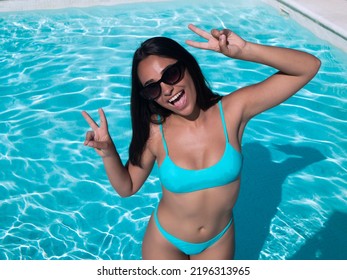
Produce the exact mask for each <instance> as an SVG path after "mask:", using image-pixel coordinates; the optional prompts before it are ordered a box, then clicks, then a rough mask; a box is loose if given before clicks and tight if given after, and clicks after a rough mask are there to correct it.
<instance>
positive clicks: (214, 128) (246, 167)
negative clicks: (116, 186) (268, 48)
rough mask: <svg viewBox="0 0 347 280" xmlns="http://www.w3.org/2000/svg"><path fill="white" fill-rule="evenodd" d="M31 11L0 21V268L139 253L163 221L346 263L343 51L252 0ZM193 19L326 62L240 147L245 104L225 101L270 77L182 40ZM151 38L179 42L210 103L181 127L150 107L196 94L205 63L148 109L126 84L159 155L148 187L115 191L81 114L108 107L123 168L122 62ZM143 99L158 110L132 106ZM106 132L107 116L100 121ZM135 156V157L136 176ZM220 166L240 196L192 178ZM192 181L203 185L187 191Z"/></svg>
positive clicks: (238, 254)
mask: <svg viewBox="0 0 347 280" xmlns="http://www.w3.org/2000/svg"><path fill="white" fill-rule="evenodd" d="M25 2H26V3H33V4H32V5H35V4H34V3H39V2H41V1H25ZM46 2H47V3H48V2H50V3H52V5H53V4H54V5H55V4H59V3H60V2H62V3H66V2H67V1H48V0H47V1H46ZM68 2H71V3H72V2H74V1H68ZM84 2H88V3H95V2H99V3H101V1H84ZM103 2H104V1H103ZM129 2H130V1H129ZM286 2H287V1H286ZM8 3H23V4H24V2H23V1H17V0H13V1H1V5H0V10H1V9H2V8H3V7H4V6H6V5H7V4H8ZM305 3H306V2H305ZM329 3H330V2H329ZM28 5H29V4H28ZM192 5H194V9H192V8H191V7H192ZM40 9H41V10H36V11H27V12H18V11H19V10H21V7H18V9H16V10H15V11H16V12H7V13H1V15H0V41H1V44H0V53H1V59H0V66H1V67H0V143H1V145H0V213H1V215H0V223H1V226H0V259H3V260H4V259H10V260H18V259H22V260H33V259H35V260H39V259H49V260H56V259H60V260H70V259H74V260H78V259H103V260H107V259H113V260H119V259H127V260H129V259H141V246H142V241H143V240H144V235H145V232H146V229H147V228H148V230H150V229H153V231H154V229H156V228H158V229H159V226H161V228H162V229H163V230H164V231H166V232H167V233H169V234H170V235H172V236H173V237H175V238H178V239H180V240H183V241H185V242H190V243H194V241H197V242H200V241H201V242H202V243H204V242H206V241H209V242H210V240H211V239H212V240H213V238H215V237H216V236H217V237H219V236H220V234H222V233H223V231H224V229H227V231H226V233H224V234H223V237H224V239H225V237H228V236H230V235H229V233H230V231H231V230H232V227H233V226H235V232H236V234H235V242H236V245H237V246H236V251H235V258H236V259H293V258H295V259H305V258H306V259H307V258H308V259H346V258H347V255H346V252H347V248H346V244H347V243H346V234H345V233H346V231H347V223H346V213H347V206H346V205H347V201H346V186H347V178H346V174H347V173H346V170H347V165H346V163H347V161H346V159H347V154H346V151H347V149H346V145H345V144H346V141H345V135H346V115H347V114H346V98H345V93H346V84H347V77H346V75H345V73H346V65H347V55H346V54H345V53H343V52H341V51H339V50H338V49H337V48H335V47H334V46H332V45H330V44H329V43H328V42H326V41H322V40H320V39H318V38H317V37H315V36H314V35H313V34H311V33H310V32H309V31H308V30H306V29H304V28H302V27H301V26H299V25H298V24H296V23H295V22H294V21H293V20H291V19H290V18H287V17H283V16H282V15H280V14H279V13H278V12H277V11H276V10H275V9H273V8H272V7H271V6H269V5H267V4H265V3H264V1H260V0H259V1H257V0H247V1H229V0H228V1H227V0H220V1H208V0H192V1H183V0H182V1H180V0H176V1H167V2H165V3H164V2H163V3H149V2H143V3H141V4H140V3H138V4H136V5H134V4H122V5H115V6H111V7H103V6H93V7H91V8H83V9H82V8H70V9H62V10H42V8H40ZM216 11H218V13H216ZM190 22H193V23H196V24H198V25H199V28H200V29H202V30H211V28H213V27H217V28H219V29H220V30H222V29H223V28H224V27H228V28H230V29H232V30H233V31H234V32H235V33H237V34H240V35H242V37H243V38H244V39H246V40H247V41H251V42H256V43H258V44H261V45H272V46H282V47H283V46H284V47H289V48H291V49H296V50H302V51H304V52H307V53H311V54H314V56H317V57H319V59H321V60H322V66H321V68H320V71H319V73H318V75H316V76H315V78H314V79H313V80H312V81H310V83H309V84H308V85H306V86H305V87H304V88H302V89H301V90H299V91H298V93H297V94H295V95H294V96H293V97H291V98H289V99H288V100H287V101H286V102H284V103H282V104H281V105H279V106H276V107H274V108H273V109H271V110H267V111H266V112H263V113H261V114H259V115H257V116H256V117H253V118H252V119H251V121H249V122H248V124H247V126H246V129H245V131H244V133H243V136H242V143H241V145H240V146H238V140H237V137H235V135H233V134H232V131H234V130H236V129H237V128H236V127H234V122H236V121H237V118H236V115H235V118H234V115H230V114H229V112H231V111H233V112H234V113H235V114H236V113H237V112H238V110H239V109H240V108H239V105H241V104H242V103H239V104H238V106H236V105H235V107H234V108H233V107H230V108H232V109H233V110H230V108H229V105H230V104H232V103H231V102H230V104H228V102H227V101H228V99H229V97H230V98H231V97H232V96H234V97H236V96H235V94H236V93H237V90H238V89H242V88H244V87H246V86H248V85H252V84H256V83H259V82H261V81H263V80H264V79H266V78H268V77H270V76H272V75H273V74H274V73H275V72H276V70H275V69H273V68H272V67H268V66H266V65H264V64H261V63H258V64H255V63H250V62H249V61H244V60H242V59H230V58H229V57H227V56H224V55H221V54H220V53H216V52H213V51H209V50H208V51H204V50H201V49H199V48H194V47H191V46H190V45H187V44H186V42H185V40H187V39H192V40H196V41H200V43H203V42H206V41H207V40H205V39H204V38H201V37H200V38H199V36H198V35H196V34H195V33H192V31H191V30H190V29H188V28H187V25H188V24H189V23H190ZM207 33H208V34H210V33H209V32H207ZM152 37H166V38H171V39H174V40H175V41H176V42H178V43H179V44H180V45H181V46H183V47H184V48H186V49H187V50H188V51H189V52H190V53H191V54H192V55H193V56H194V57H195V58H196V60H197V61H198V62H199V64H198V65H200V67H201V73H203V76H202V78H201V81H200V82H199V83H196V84H195V85H194V87H195V91H196V92H198V91H199V92H201V93H203V94H206V96H207V98H203V99H202V100H200V99H199V98H200V96H201V95H200V94H199V95H197V98H198V100H199V101H198V102H200V103H201V104H200V105H199V106H201V107H202V108H205V111H204V110H201V112H200V114H201V117H204V118H197V119H195V118H194V117H196V116H194V115H191V116H192V117H193V118H191V120H188V119H185V118H183V117H181V116H180V115H179V112H178V113H177V114H176V113H175V114H171V115H169V114H168V113H170V110H167V111H169V112H168V113H167V111H166V109H165V108H162V107H161V106H159V105H158V106H157V104H158V103H157V101H158V102H162V103H163V104H166V105H165V106H166V107H167V108H169V107H168V106H171V104H169V103H167V102H169V100H171V99H172V98H174V97H175V95H177V94H180V95H181V94H182V93H183V92H184V95H185V97H186V98H187V104H188V103H189V104H190V103H191V102H190V101H189V102H188V97H189V100H191V97H193V95H192V93H193V92H195V91H193V90H187V89H186V88H183V87H185V85H186V82H185V81H186V78H187V77H189V76H190V77H191V78H192V80H193V81H195V82H196V81H197V79H198V78H197V76H196V75H197V74H198V73H199V72H198V71H200V70H199V69H200V68H199V69H197V68H193V67H194V65H193V64H192V63H193V62H189V63H184V67H185V71H184V76H183V78H182V80H180V81H179V82H178V83H177V84H174V85H170V83H171V81H168V80H166V82H168V84H166V82H165V81H163V82H162V83H160V90H161V95H160V96H159V97H158V98H157V99H155V100H148V99H145V98H143V97H142V96H141V95H140V91H141V89H142V88H143V86H144V84H142V81H143V80H142V78H143V77H142V75H141V76H140V77H136V76H135V77H136V79H137V81H138V82H139V83H138V91H136V92H134V94H135V93H138V94H137V95H136V97H138V99H136V100H138V102H140V103H139V108H140V110H144V112H147V115H148V123H149V124H148V127H149V128H148V140H147V142H146V141H145V140H143V143H146V144H148V145H145V146H143V148H144V149H147V147H150V148H151V149H152V151H153V153H152V152H148V151H147V150H146V156H147V158H151V157H153V155H154V153H155V152H157V153H158V154H157V155H158V157H157V160H154V162H155V163H154V166H153V169H152V172H151V174H150V175H149V177H148V178H147V180H146V182H145V183H144V184H143V186H142V187H141V189H140V190H139V191H138V192H137V193H136V194H133V195H132V196H131V197H129V198H122V197H121V196H120V195H118V194H117V193H116V192H115V191H114V190H113V188H112V186H111V185H110V183H109V179H108V178H107V175H106V174H105V172H104V168H103V162H102V161H101V160H100V159H99V157H98V156H97V155H96V154H95V152H94V150H93V149H89V148H88V147H81V146H82V145H81V143H83V141H84V140H85V139H84V135H85V131H86V130H88V124H87V123H85V121H84V119H83V117H82V116H81V113H80V112H81V110H85V111H88V112H89V113H90V116H91V117H92V118H93V119H94V120H97V119H98V110H97V109H98V108H103V111H104V112H105V113H106V114H107V125H108V126H107V128H108V132H109V134H110V135H109V136H110V137H111V138H112V139H113V141H114V145H115V146H116V147H117V153H118V155H119V157H120V159H121V161H122V163H123V164H124V165H126V162H127V160H128V159H129V143H130V142H131V141H132V137H133V136H134V137H135V136H136V137H137V136H139V134H133V132H134V131H139V130H141V129H142V130H141V131H140V133H145V129H144V126H143V124H142V122H143V119H144V118H147V116H146V115H145V114H142V113H141V112H137V113H136V110H134V111H135V113H136V114H138V119H137V120H138V123H136V121H134V123H133V125H132V123H131V122H132V119H133V118H132V117H131V115H132V114H133V112H130V108H131V106H133V105H134V103H133V102H132V101H131V98H132V97H131V91H132V89H134V87H132V85H131V84H132V74H131V69H132V64H131V62H132V58H133V55H134V52H135V51H136V49H137V48H138V47H141V43H142V42H144V41H146V40H147V39H148V38H152ZM170 44H171V43H170ZM168 51H169V50H168ZM181 58H182V56H180V57H173V55H170V57H166V59H169V60H160V61H161V62H160V63H161V66H160V67H162V69H156V72H154V70H155V69H153V68H152V67H150V65H149V66H148V67H150V69H148V71H150V72H151V76H148V77H147V79H148V80H151V83H152V82H153V83H155V82H157V81H158V80H160V79H161V78H162V76H163V72H165V69H167V67H168V66H170V65H173V64H175V63H176V62H177V61H179V62H181V61H182V59H181ZM144 59H145V58H144ZM184 61H187V58H185V59H184ZM158 62H159V61H158ZM164 62H165V63H164ZM135 74H136V75H137V71H135ZM172 77H174V75H172ZM203 77H206V78H207V80H208V82H209V83H208V85H209V86H206V82H205V81H204V79H203ZM138 78H141V80H139V79H138ZM143 82H146V81H143ZM199 87H200V89H199ZM170 88H171V89H172V88H173V91H172V93H171V92H170ZM209 88H211V90H210V91H211V92H213V93H215V94H213V95H212V93H211V92H208V90H209ZM210 94H211V96H210ZM180 95H179V96H177V97H180ZM223 96H225V97H223ZM182 97H183V96H182ZM210 98H217V99H218V98H219V99H220V98H221V102H219V100H213V102H211V101H210ZM204 100H206V102H205V103H204V102H203V101H204ZM229 100H231V99H229ZM166 101H167V102H166ZM207 101H208V102H207ZM146 102H149V103H150V105H148V106H149V108H150V109H151V110H154V111H153V112H155V113H153V114H152V113H151V111H149V113H148V111H146V110H145V109H146V106H141V104H146ZM165 102H166V103H165ZM210 103H213V104H210ZM130 104H131V106H130ZM234 104H235V103H234ZM220 105H222V106H220ZM203 106H205V107H203ZM189 107H190V105H189ZM161 108H162V109H161ZM221 109H222V110H221ZM103 111H100V114H103V113H102V112H103ZM184 111H185V109H184ZM185 113H189V112H187V111H185ZM158 115H159V116H160V117H159V118H158ZM199 116H200V115H199ZM223 116H224V121H223V119H222V117H223ZM180 117H181V118H180ZM164 119H165V121H164ZM194 120H198V121H197V122H195V121H194ZM223 122H224V123H225V124H226V126H224V124H223ZM105 124H106V117H105V120H104V121H103V123H102V124H99V125H100V128H101V126H102V127H104V126H105ZM136 125H137V126H138V129H133V128H134V127H135V126H136ZM225 129H226V130H227V131H228V133H225ZM141 135H142V134H140V136H141ZM141 137H142V136H141ZM226 137H228V138H226ZM145 139H147V138H145ZM226 139H227V140H226ZM140 140H141V139H140ZM141 141H142V140H141ZM141 141H139V142H141ZM226 142H228V143H229V144H227V145H226ZM135 144H137V145H138V142H136V143H135ZM164 144H165V145H166V148H165V147H164ZM137 149H138V148H137ZM155 149H157V150H155ZM138 150H139V151H140V152H139V153H138V155H139V157H138V162H140V163H141V164H142V165H143V167H145V163H143V162H142V158H141V155H142V154H141V149H138ZM241 151H242V169H241V173H240V174H239V175H238V165H235V166H231V165H230V162H231V160H230V159H234V160H235V163H237V162H238V161H237V159H238V158H239V157H241V153H240V152H241ZM97 152H100V151H99V150H97ZM102 152H105V150H102ZM225 155H228V156H225ZM132 160H134V161H136V157H134V159H131V160H130V161H132ZM223 162H228V166H229V165H230V166H231V167H232V168H231V169H230V170H228V172H231V171H232V170H233V171H234V174H233V175H230V173H229V174H226V175H224V176H220V178H221V179H223V180H225V181H227V180H234V179H235V178H236V181H235V184H234V182H233V183H231V184H234V185H236V182H237V180H240V189H239V190H240V192H239V194H238V195H236V192H237V191H238V187H237V186H236V187H227V186H226V187H216V188H207V189H204V187H206V186H208V185H209V186H213V181H214V180H211V181H212V182H208V180H207V179H206V178H205V177H204V176H201V175H200V174H201V173H200V172H198V171H201V172H202V173H205V174H206V173H207V174H208V173H209V171H211V170H212V171H213V172H211V173H212V174H213V175H214V173H216V174H217V173H218V172H220V170H219V169H220V167H221V166H222V167H223V168H225V166H224V165H221V164H220V163H223ZM158 163H159V164H160V165H159V168H158ZM129 166H130V163H129ZM167 166H169V168H168V167H167ZM239 167H240V166H239ZM132 168H138V167H137V166H136V167H134V166H133V167H132ZM167 170H169V171H170V173H169V172H166V171H167ZM177 170H178V173H177V174H176V175H173V174H175V173H174V172H175V171H177ZM216 170H217V171H218V172H217V171H216ZM159 173H160V174H159ZM182 174H183V175H182ZM194 174H198V175H196V177H198V179H195V183H196V184H194V183H189V181H188V179H189V180H190V179H192V180H193V179H194ZM218 174H220V173H218ZM165 176H166V178H165ZM172 176H176V177H175V179H174V180H172V179H171V178H173V177H172ZM208 176H210V175H208ZM200 177H201V178H200ZM177 178H179V179H177ZM211 178H214V179H216V178H215V177H213V176H211ZM239 178H240V179H239ZM221 179H220V180H221ZM176 182H178V183H176ZM197 182H199V184H197ZM202 183H204V184H205V185H203V184H202ZM217 184H218V185H219V184H223V183H216V185H217ZM161 185H163V186H164V187H163V188H161ZM134 187H136V186H135V185H134ZM199 188H203V189H201V190H198V189H199ZM169 189H170V190H172V191H171V192H170V190H169ZM182 190H195V191H193V192H182V193H181V191H182ZM235 197H237V202H236V203H235V206H234V207H233V209H232V219H231V214H230V213H231V210H230V208H231V207H232V205H233V203H234V201H233V199H234V198H235ZM174 198H176V199H174ZM202 201H204V203H203V205H202V204H201V202H202ZM158 202H160V203H159V207H157V205H158ZM211 203H213V204H211ZM155 209H157V211H155ZM155 213H157V220H158V223H157V224H156V223H155V216H154V214H155ZM152 216H153V217H152ZM215 217H218V219H217V218H216V219H215V220H216V221H215V222H216V223H214V218H215ZM150 218H152V219H151V222H150V227H148V226H147V225H148V222H149V220H150ZM212 220H213V222H212V223H211V221H212ZM177 221H180V223H179V224H177ZM190 221H193V222H192V223H190ZM230 222H231V225H230V227H228V224H229V223H230ZM171 223H172V224H171ZM217 223H218V224H217ZM164 231H163V232H164ZM183 231H185V232H183ZM155 233H157V234H159V233H158V232H157V231H155ZM148 236H150V233H149V235H148ZM160 236H161V233H160ZM146 237H147V235H146ZM223 237H222V238H223ZM161 240H162V241H163V244H167V242H168V241H167V240H166V239H161ZM220 240H221V239H220ZM153 244H154V243H153ZM168 246H169V245H168ZM212 246H213V245H212ZM169 247H170V248H171V245H170V246H169ZM207 250H208V249H207ZM6 266H8V265H7V264H6ZM45 266H46V264H45ZM70 278H71V277H70Z"/></svg>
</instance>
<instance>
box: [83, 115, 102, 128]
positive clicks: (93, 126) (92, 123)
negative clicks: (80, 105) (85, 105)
mask: <svg viewBox="0 0 347 280" xmlns="http://www.w3.org/2000/svg"><path fill="white" fill-rule="evenodd" d="M82 116H83V117H84V119H85V120H86V121H87V123H88V124H89V126H90V127H91V128H92V129H93V130H94V131H95V130H97V129H98V128H99V126H98V125H97V124H96V122H95V121H94V120H93V119H92V118H91V116H89V114H88V113H87V112H86V111H82Z"/></svg>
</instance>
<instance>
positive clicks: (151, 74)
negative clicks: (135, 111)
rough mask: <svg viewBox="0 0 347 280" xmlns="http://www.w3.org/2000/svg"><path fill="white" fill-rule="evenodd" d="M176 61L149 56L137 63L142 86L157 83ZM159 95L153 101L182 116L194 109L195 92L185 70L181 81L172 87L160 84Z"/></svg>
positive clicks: (187, 114)
mask: <svg viewBox="0 0 347 280" xmlns="http://www.w3.org/2000/svg"><path fill="white" fill-rule="evenodd" d="M176 62H177V60H176V59H173V58H166V57H160V56H156V55H150V56H148V57H146V58H145V59H144V60H142V61H141V62H140V63H139V66H138V69H137V73H138V76H139V79H140V82H141V84H142V85H143V86H146V85H149V84H151V83H155V82H157V81H159V80H160V79H161V78H162V76H163V73H164V72H165V70H167V69H168V67H170V66H171V65H174V64H175V63H176ZM160 88H161V94H160V95H159V97H157V98H156V99H155V100H154V101H155V102H157V103H158V104H159V105H160V106H162V107H164V108H166V109H168V110H170V111H172V112H174V113H176V114H179V115H182V116H189V115H190V114H192V112H193V110H194V109H195V108H196V90H195V86H194V82H193V80H192V78H191V76H190V74H189V73H188V71H187V70H184V76H183V78H182V80H180V81H179V82H178V83H176V84H174V85H169V84H166V83H165V82H161V83H160Z"/></svg>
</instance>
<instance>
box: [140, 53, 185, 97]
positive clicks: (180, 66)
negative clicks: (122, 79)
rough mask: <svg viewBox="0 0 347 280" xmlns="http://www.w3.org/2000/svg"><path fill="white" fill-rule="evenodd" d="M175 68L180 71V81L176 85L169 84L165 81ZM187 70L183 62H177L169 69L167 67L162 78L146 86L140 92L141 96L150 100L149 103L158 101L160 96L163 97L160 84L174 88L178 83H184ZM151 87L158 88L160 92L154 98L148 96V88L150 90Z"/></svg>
mask: <svg viewBox="0 0 347 280" xmlns="http://www.w3.org/2000/svg"><path fill="white" fill-rule="evenodd" d="M173 67H177V68H178V71H179V77H178V79H177V80H176V81H175V82H174V83H168V81H165V76H166V75H167V72H168V71H169V70H170V69H172V68H173ZM185 70H186V67H185V65H184V64H183V62H181V61H179V60H178V61H177V62H175V63H174V64H172V65H170V66H169V67H167V68H166V69H165V71H164V73H163V74H162V76H161V78H160V79H159V80H158V81H156V82H153V83H150V84H148V85H146V86H144V87H143V88H142V89H141V90H140V95H141V96H142V97H143V98H144V99H146V100H149V101H152V100H155V99H157V98H158V97H159V96H160V95H161V86H160V84H161V83H164V84H167V85H170V86H173V85H175V84H177V83H179V82H180V81H182V79H183V78H184V73H185ZM149 87H151V88H154V87H156V88H157V89H158V90H157V91H158V93H157V94H156V95H154V97H152V96H149V95H148V94H146V93H145V92H146V88H147V90H148V88H149Z"/></svg>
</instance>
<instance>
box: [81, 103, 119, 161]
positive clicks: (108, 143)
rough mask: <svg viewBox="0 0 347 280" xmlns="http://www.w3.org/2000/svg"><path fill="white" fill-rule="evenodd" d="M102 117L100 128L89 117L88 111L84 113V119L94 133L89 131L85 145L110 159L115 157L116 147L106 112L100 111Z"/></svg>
mask: <svg viewBox="0 0 347 280" xmlns="http://www.w3.org/2000/svg"><path fill="white" fill-rule="evenodd" d="M98 112H99V116H100V126H98V125H97V123H96V122H95V121H94V120H93V119H92V118H91V117H90V116H89V114H88V113H87V112H86V111H82V115H83V117H84V119H85V120H86V121H87V123H88V124H89V126H90V127H91V129H92V131H88V132H87V134H86V139H85V141H84V145H85V146H88V147H92V148H94V149H95V151H96V152H97V153H98V155H100V156H101V157H103V158H105V157H109V156H113V155H115V154H116V153H117V152H116V147H115V146H114V144H113V141H112V139H111V136H110V134H109V132H108V125H107V119H106V116H105V113H104V111H103V110H102V109H101V108H100V109H99V110H98Z"/></svg>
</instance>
